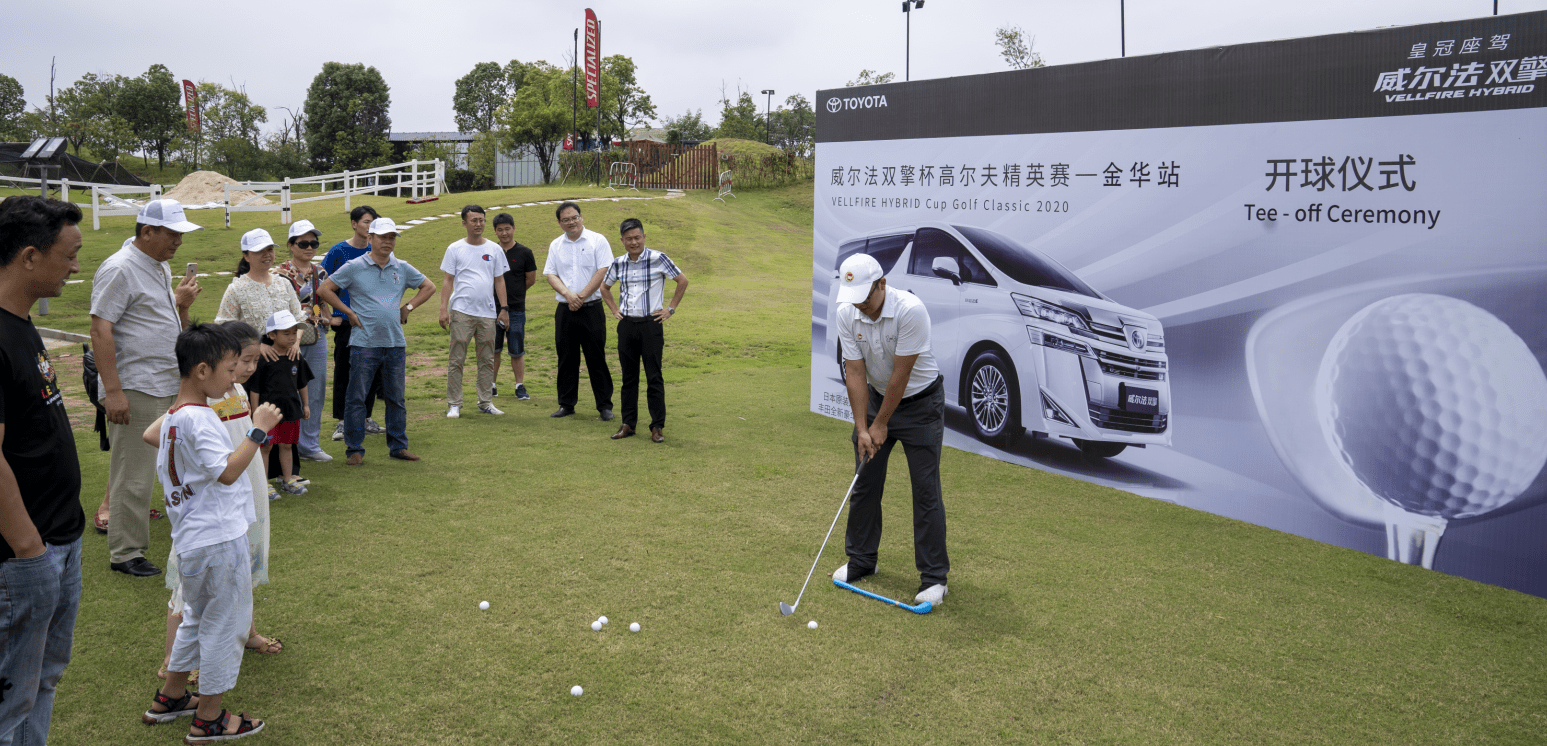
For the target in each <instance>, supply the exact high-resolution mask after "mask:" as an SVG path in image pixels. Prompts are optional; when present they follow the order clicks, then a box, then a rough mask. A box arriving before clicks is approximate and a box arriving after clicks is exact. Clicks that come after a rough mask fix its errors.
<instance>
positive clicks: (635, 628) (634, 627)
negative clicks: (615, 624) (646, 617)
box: [628, 622, 639, 632]
mask: <svg viewBox="0 0 1547 746" xmlns="http://www.w3.org/2000/svg"><path fill="white" fill-rule="evenodd" d="M628 631H630V632H638V631H639V622H634V623H633V624H630V625H629V626H628Z"/></svg>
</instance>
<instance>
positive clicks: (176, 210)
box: [134, 199, 204, 233]
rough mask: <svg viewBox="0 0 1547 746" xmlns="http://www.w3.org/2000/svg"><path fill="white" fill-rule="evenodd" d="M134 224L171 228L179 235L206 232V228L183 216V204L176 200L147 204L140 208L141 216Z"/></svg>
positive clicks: (157, 200)
mask: <svg viewBox="0 0 1547 746" xmlns="http://www.w3.org/2000/svg"><path fill="white" fill-rule="evenodd" d="M134 222H136V223H140V224H142V225H155V226H160V227H162V228H171V229H172V230H174V231H177V232H178V233H189V232H192V231H202V230H204V226H202V225H196V224H194V223H190V222H188V217H187V216H185V215H183V204H182V203H181V202H178V201H177V200H175V199H154V200H151V201H149V202H146V203H145V206H144V207H141V208H140V214H139V215H138V216H136V217H135V219H134Z"/></svg>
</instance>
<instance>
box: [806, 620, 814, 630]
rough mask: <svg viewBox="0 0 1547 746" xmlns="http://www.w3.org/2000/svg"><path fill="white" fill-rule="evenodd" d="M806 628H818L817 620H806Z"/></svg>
mask: <svg viewBox="0 0 1547 746" xmlns="http://www.w3.org/2000/svg"><path fill="white" fill-rule="evenodd" d="M806 629H816V620H815V619H812V620H811V621H809V622H806Z"/></svg>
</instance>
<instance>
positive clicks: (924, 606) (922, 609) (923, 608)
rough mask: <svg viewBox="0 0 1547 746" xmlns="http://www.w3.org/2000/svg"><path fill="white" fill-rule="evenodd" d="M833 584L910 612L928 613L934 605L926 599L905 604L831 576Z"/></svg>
mask: <svg viewBox="0 0 1547 746" xmlns="http://www.w3.org/2000/svg"><path fill="white" fill-rule="evenodd" d="M833 585H836V586H838V587H839V588H846V589H848V590H851V591H854V592H855V593H858V594H859V595H861V596H869V597H870V598H873V599H875V600H877V601H884V602H886V603H889V604H891V605H893V606H896V607H897V608H899V609H907V610H908V611H911V612H913V613H915V614H928V613H929V612H930V610H931V609H934V608H935V605H934V604H932V603H930V602H928V601H925V602H924V603H921V604H919V605H918V606H909V605H907V604H905V603H903V602H901V601H897V600H894V599H890V598H887V597H886V596H881V595H877V594H875V593H871V592H870V591H867V590H864V589H862V588H855V587H854V586H852V585H849V584H848V583H845V582H843V581H842V580H839V579H837V578H833Z"/></svg>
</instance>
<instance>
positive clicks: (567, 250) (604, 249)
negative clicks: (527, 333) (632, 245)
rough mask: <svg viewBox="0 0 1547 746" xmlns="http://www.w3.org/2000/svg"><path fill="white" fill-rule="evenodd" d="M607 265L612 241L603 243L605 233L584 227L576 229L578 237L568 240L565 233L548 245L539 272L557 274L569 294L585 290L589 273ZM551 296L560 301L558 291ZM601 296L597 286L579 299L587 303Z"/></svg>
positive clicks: (610, 257)
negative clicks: (541, 269)
mask: <svg viewBox="0 0 1547 746" xmlns="http://www.w3.org/2000/svg"><path fill="white" fill-rule="evenodd" d="M609 264H612V244H610V243H608V242H607V237H606V236H603V235H602V234H600V233H597V232H596V231H593V230H591V229H589V228H586V229H584V230H582V231H581V232H580V238H578V239H576V240H574V241H571V240H569V236H567V235H560V236H559V237H558V238H555V239H553V243H550V244H548V258H547V260H545V261H544V262H543V274H544V275H557V276H558V278H559V279H560V280H563V281H564V286H565V287H567V288H569V291H570V292H571V293H576V294H579V293H580V291H582V290H584V289H585V286H586V283H588V282H590V281H591V276H592V275H594V274H596V270H599V269H606V268H607V265H609ZM553 299H554V300H556V301H558V302H559V303H563V302H564V296H563V295H561V294H559V293H554V294H553ZM601 299H602V289H601V286H600V285H598V286H597V288H596V292H593V293H591V294H590V295H588V296H586V297H584V298H581V299H580V300H581V302H583V303H590V302H591V301H593V300H601Z"/></svg>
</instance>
